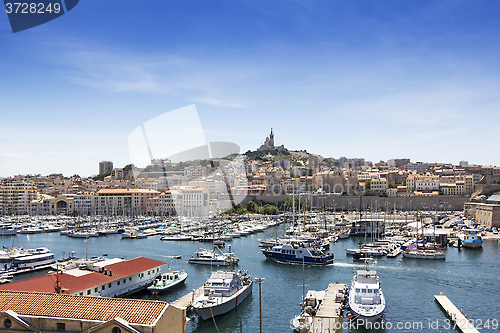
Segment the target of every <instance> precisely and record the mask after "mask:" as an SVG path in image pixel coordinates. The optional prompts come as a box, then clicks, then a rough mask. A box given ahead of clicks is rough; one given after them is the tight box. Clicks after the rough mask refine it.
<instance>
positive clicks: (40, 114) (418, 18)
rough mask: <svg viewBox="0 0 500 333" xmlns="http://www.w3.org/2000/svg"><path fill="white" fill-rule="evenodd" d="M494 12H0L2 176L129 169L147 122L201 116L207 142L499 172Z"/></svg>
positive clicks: (172, 4) (121, 3) (102, 5)
mask: <svg viewBox="0 0 500 333" xmlns="http://www.w3.org/2000/svg"><path fill="white" fill-rule="evenodd" d="M499 9H500V2H498V1H311V0H309V1H282V0H280V1H273V0H267V1H247V0H245V1H237V0H232V1H210V0H207V1H189V0H188V1H166V0H150V1H130V0H99V1H97V0H84V1H80V3H79V4H78V5H77V6H76V7H75V8H74V9H73V10H72V11H71V12H69V13H67V14H66V15H63V16H62V17H60V18H58V19H56V20H54V21H51V22H49V23H46V24H44V25H41V26H39V27H35V28H33V29H30V30H26V31H23V32H19V33H16V34H13V33H12V32H11V30H10V26H9V22H8V18H7V15H6V14H3V15H2V14H0V52H1V54H2V57H1V61H0V116H1V122H0V140H1V145H0V176H4V177H5V176H10V175H14V174H27V173H30V174H34V173H41V174H49V173H53V172H62V173H63V174H65V175H72V174H75V173H76V174H80V175H81V176H89V175H91V174H95V173H97V170H98V162H99V161H101V160H108V159H109V160H112V161H113V162H114V163H115V166H124V165H125V164H127V163H129V156H128V148H127V138H128V135H129V134H130V133H131V131H132V130H133V129H134V128H136V127H137V126H139V125H140V124H141V123H144V122H145V121H147V120H149V119H151V118H154V117H156V116H158V115H161V114H163V113H165V112H168V111H171V110H175V109H177V108H181V107H184V106H187V105H191V104H195V105H196V107H197V110H198V113H199V116H200V119H201V123H202V126H203V129H204V131H205V137H206V139H207V141H229V142H234V143H236V144H238V145H239V146H240V147H241V150H242V152H245V151H246V150H248V149H256V148H257V147H258V146H259V145H260V144H261V143H262V141H263V140H264V139H265V137H266V136H267V135H268V133H269V130H270V127H273V128H274V132H275V138H276V143H277V144H284V145H285V146H286V147H287V148H289V149H297V150H301V149H306V150H307V151H309V152H313V153H317V154H321V155H323V156H325V157H336V158H338V157H340V156H347V157H364V158H366V159H367V160H372V161H374V162H377V161H379V160H387V159H390V158H398V157H407V158H410V159H411V160H412V161H428V162H451V163H458V162H459V161H460V160H468V161H469V162H470V163H480V164H487V165H500V156H499V155H498V154H496V147H495V146H496V142H497V141H498V139H497V133H498V127H499V124H500V121H499V120H500V119H499V117H500V113H499V112H498V111H499V110H500V68H499V66H500V64H499V62H498V59H500V54H499V51H500V26H499V22H500V21H499V20H498V13H499Z"/></svg>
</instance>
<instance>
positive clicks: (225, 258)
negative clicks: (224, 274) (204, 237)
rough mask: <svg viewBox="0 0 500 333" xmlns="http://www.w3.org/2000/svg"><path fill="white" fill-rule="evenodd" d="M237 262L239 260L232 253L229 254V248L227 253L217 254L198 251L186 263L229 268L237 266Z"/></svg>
mask: <svg viewBox="0 0 500 333" xmlns="http://www.w3.org/2000/svg"><path fill="white" fill-rule="evenodd" d="M239 261H240V259H238V258H237V257H236V256H235V255H234V253H232V252H231V248H229V252H228V253H223V252H220V253H217V252H216V251H215V250H206V249H199V251H197V252H196V253H195V254H194V255H193V256H192V257H191V258H189V260H188V263H190V264H198V265H212V266H230V265H236V264H238V262H239Z"/></svg>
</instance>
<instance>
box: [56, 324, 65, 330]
mask: <svg viewBox="0 0 500 333" xmlns="http://www.w3.org/2000/svg"><path fill="white" fill-rule="evenodd" d="M57 330H58V331H66V324H65V323H57Z"/></svg>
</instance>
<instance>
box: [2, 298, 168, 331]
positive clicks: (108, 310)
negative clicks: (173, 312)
mask: <svg viewBox="0 0 500 333" xmlns="http://www.w3.org/2000/svg"><path fill="white" fill-rule="evenodd" d="M167 306H168V303H165V302H160V301H147V300H137V299H124V298H107V297H94V296H77V295H58V294H46V293H28V292H19V291H0V311H1V312H4V311H7V310H12V311H14V312H16V313H17V314H19V315H29V316H45V317H57V318H72V319H83V320H96V321H109V320H112V319H114V318H116V317H120V318H122V319H124V320H126V321H127V322H129V323H131V324H143V325H152V324H154V322H155V321H156V320H157V319H158V317H159V316H160V315H161V314H162V312H163V311H164V309H165V308H166V307H167Z"/></svg>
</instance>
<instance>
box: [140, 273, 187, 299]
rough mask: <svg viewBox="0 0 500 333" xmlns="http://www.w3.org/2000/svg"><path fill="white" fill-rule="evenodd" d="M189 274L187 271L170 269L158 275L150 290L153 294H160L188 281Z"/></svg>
mask: <svg viewBox="0 0 500 333" xmlns="http://www.w3.org/2000/svg"><path fill="white" fill-rule="evenodd" d="M187 277H188V274H187V273H186V272H180V271H172V270H170V269H169V270H168V271H167V273H165V274H162V275H160V276H157V277H156V279H155V281H154V282H153V284H152V285H150V286H149V287H148V290H149V291H150V292H151V294H153V295H158V294H159V293H162V292H164V291H167V290H169V289H172V288H174V287H176V286H179V285H181V284H182V283H184V281H186V279H187Z"/></svg>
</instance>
